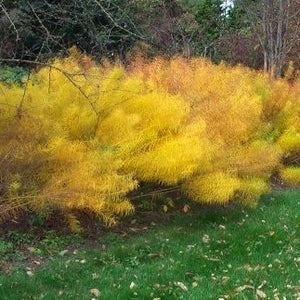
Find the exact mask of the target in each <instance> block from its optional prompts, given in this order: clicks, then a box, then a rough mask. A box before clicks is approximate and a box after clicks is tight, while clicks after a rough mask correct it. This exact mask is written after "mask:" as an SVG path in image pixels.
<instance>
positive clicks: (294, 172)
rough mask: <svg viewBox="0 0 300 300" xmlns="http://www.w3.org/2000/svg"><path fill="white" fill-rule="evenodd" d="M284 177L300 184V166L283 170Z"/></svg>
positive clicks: (292, 182) (290, 182)
mask: <svg viewBox="0 0 300 300" xmlns="http://www.w3.org/2000/svg"><path fill="white" fill-rule="evenodd" d="M281 177H282V179H283V180H284V181H285V182H287V183H288V184H291V185H299V184H300V167H289V168H284V169H283V170H281Z"/></svg>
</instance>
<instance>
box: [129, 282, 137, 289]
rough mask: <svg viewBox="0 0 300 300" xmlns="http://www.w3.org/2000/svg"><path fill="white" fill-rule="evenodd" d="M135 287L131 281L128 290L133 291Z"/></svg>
mask: <svg viewBox="0 0 300 300" xmlns="http://www.w3.org/2000/svg"><path fill="white" fill-rule="evenodd" d="M136 287H137V285H136V284H135V283H134V282H133V281H132V282H131V283H130V286H129V288H130V289H131V290H133V289H135V288H136Z"/></svg>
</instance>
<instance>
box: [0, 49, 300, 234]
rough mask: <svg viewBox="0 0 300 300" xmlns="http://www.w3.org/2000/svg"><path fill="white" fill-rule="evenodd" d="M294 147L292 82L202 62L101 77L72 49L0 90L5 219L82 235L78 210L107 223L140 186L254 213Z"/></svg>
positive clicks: (296, 87) (141, 64) (299, 124)
mask: <svg viewBox="0 0 300 300" xmlns="http://www.w3.org/2000/svg"><path fill="white" fill-rule="evenodd" d="M299 136H300V83H299V81H297V82H295V83H293V84H290V83H288V82H287V81H285V80H281V79H280V80H274V81H269V79H268V77H267V76H265V75H264V74H263V73H261V72H257V71H252V70H249V69H247V68H244V67H241V66H236V67H229V66H227V65H225V64H220V65H214V64H212V63H210V62H209V61H207V60H204V59H200V58H192V59H186V58H181V57H175V58H172V59H170V60H167V59H163V58H155V59H153V60H151V61H147V60H143V59H140V58H138V59H136V60H135V61H133V62H132V64H131V65H130V66H129V67H128V68H127V69H125V68H124V67H122V66H121V65H120V64H117V63H116V64H110V63H103V64H102V65H101V66H100V65H96V64H95V63H94V62H93V61H92V60H91V59H90V58H89V57H87V56H84V55H81V54H80V53H78V52H76V51H75V49H72V51H71V55H70V57H68V58H65V59H56V60H54V61H53V62H52V66H51V67H49V66H45V67H41V68H40V69H39V70H37V71H36V72H35V71H32V72H31V75H30V79H29V81H28V82H27V84H26V88H25V90H24V87H18V86H14V85H12V86H9V85H6V84H3V83H0V166H1V168H0V208H1V212H0V214H1V215H3V216H4V211H8V210H9V209H18V208H20V207H22V206H27V207H29V208H31V209H34V210H36V211H37V212H41V211H45V210H50V209H53V208H55V209H60V210H61V211H63V212H64V213H65V214H66V217H67V219H68V222H69V224H70V225H71V227H73V229H74V230H79V229H78V228H79V227H78V226H77V225H78V224H77V221H76V218H75V214H73V212H74V211H76V210H84V211H87V212H90V213H92V214H95V215H97V216H99V217H100V218H102V219H103V220H104V221H105V222H106V223H107V224H113V223H114V221H115V219H116V217H117V216H120V215H124V214H127V213H130V212H132V211H133V206H132V204H131V203H130V200H129V199H127V197H126V195H127V194H128V192H129V191H131V190H133V189H135V188H136V187H137V186H138V181H148V182H158V183H161V184H165V185H176V186H177V185H179V186H180V187H181V189H182V191H183V192H184V193H186V194H187V195H189V196H190V197H191V198H192V199H194V200H195V201H197V202H205V203H226V202H228V201H231V200H235V199H238V201H244V202H245V203H248V204H253V203H254V201H255V199H257V198H258V197H259V196H260V195H261V194H262V193H265V192H267V190H268V183H269V178H270V176H271V174H272V172H273V171H274V170H275V169H278V168H280V166H281V165H282V163H283V164H285V165H286V164H288V165H289V164H295V163H299V162H300V140H299ZM295 170H296V169H291V168H285V169H284V170H282V172H281V174H282V177H283V178H285V179H288V178H296V177H297V175H296V174H298V173H297V172H298V171H295ZM290 181H292V182H293V183H294V184H296V183H297V182H298V181H297V180H293V179H292V180H290ZM3 207H6V208H4V209H2V208H3Z"/></svg>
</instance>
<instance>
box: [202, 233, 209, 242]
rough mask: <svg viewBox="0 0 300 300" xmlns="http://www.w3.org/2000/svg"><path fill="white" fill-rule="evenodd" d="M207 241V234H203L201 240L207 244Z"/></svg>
mask: <svg viewBox="0 0 300 300" xmlns="http://www.w3.org/2000/svg"><path fill="white" fill-rule="evenodd" d="M209 241H210V237H209V235H207V234H204V236H203V238H202V242H203V243H206V244H207V243H209Z"/></svg>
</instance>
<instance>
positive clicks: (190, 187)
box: [183, 172, 240, 204]
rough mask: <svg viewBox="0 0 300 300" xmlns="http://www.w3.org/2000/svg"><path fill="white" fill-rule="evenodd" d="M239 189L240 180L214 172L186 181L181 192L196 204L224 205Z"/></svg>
mask: <svg viewBox="0 0 300 300" xmlns="http://www.w3.org/2000/svg"><path fill="white" fill-rule="evenodd" d="M239 187H240V180H239V179H238V178H237V177H236V176H233V175H231V174H229V173H227V174H226V173H223V172H216V173H211V174H208V175H203V176H199V177H196V178H193V179H191V180H190V181H187V182H186V183H184V185H183V190H184V191H185V192H186V193H187V195H189V196H190V197H191V198H192V199H194V200H195V201H197V202H205V203H221V204H223V203H226V202H228V201H229V199H231V198H232V197H233V196H234V193H235V192H236V191H237V190H238V188H239Z"/></svg>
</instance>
